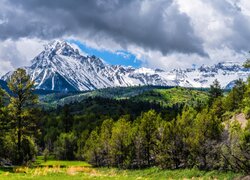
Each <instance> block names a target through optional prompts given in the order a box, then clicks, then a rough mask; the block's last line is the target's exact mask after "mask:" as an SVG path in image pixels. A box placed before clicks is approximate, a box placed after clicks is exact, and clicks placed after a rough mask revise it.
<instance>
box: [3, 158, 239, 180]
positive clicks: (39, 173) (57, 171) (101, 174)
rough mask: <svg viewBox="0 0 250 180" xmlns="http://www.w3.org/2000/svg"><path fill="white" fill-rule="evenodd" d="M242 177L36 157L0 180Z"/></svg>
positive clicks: (210, 172)
mask: <svg viewBox="0 0 250 180" xmlns="http://www.w3.org/2000/svg"><path fill="white" fill-rule="evenodd" d="M240 176H242V175H241V174H236V173H232V172H220V171H209V172H206V171H200V170H197V169H183V170H161V169H159V168H155V167H151V168H148V169H142V170H120V169H117V168H93V167H91V165H89V164H88V163H86V162H84V161H56V160H48V161H47V162H44V161H43V160H42V158H41V157H38V159H37V161H36V162H35V163H34V167H15V168H1V169H0V179H1V180H19V179H20V180H24V179H36V180H40V179H41V180H42V179H45V180H64V179H65V180H67V179H70V180H73V179H74V180H80V179H81V180H82V179H119V180H120V179H121V180H122V179H124V180H132V179H152V180H153V179H157V180H158V179H234V178H237V177H240Z"/></svg>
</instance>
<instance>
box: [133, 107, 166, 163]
mask: <svg viewBox="0 0 250 180" xmlns="http://www.w3.org/2000/svg"><path fill="white" fill-rule="evenodd" d="M138 120H139V129H138V131H139V134H138V135H139V136H140V137H141V138H142V143H143V148H144V153H145V154H144V158H145V160H146V162H147V164H146V165H147V166H150V165H151V162H154V161H155V158H154V157H155V153H156V151H155V148H156V134H157V126H158V124H159V123H160V122H161V120H162V119H161V117H160V115H159V114H157V113H156V112H155V111H154V110H150V111H148V112H146V113H144V114H142V116H141V117H140V118H139V119H138Z"/></svg>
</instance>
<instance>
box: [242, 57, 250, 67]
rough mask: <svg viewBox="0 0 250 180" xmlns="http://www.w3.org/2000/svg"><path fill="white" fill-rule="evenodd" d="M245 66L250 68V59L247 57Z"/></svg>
mask: <svg viewBox="0 0 250 180" xmlns="http://www.w3.org/2000/svg"><path fill="white" fill-rule="evenodd" d="M243 66H244V67H245V68H250V59H247V60H246V62H245V63H244V64H243Z"/></svg>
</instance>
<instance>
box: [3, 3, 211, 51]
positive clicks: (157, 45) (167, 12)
mask: <svg viewBox="0 0 250 180" xmlns="http://www.w3.org/2000/svg"><path fill="white" fill-rule="evenodd" d="M0 5H1V6H0V19H1V16H2V17H3V18H4V19H6V21H5V22H4V23H1V24H0V38H1V39H8V38H11V39H18V38H21V37H38V38H42V39H51V38H60V37H62V36H67V35H74V36H81V35H84V36H85V37H95V38H96V37H101V36H106V37H109V38H111V39H113V40H114V41H115V42H116V43H118V44H120V45H121V46H122V47H124V48H126V47H127V46H128V45H130V44H134V45H137V46H140V47H143V48H144V49H145V50H159V51H161V52H162V53H163V54H164V55H165V54H167V53H172V52H182V53H187V54H190V53H197V54H199V55H202V56H206V53H205V52H204V50H203V46H202V44H203V42H202V40H201V39H200V38H199V37H197V36H196V35H195V34H194V31H193V29H192V27H191V23H190V19H189V17H188V16H187V15H186V14H182V13H180V11H179V10H178V6H177V5H176V4H175V3H173V1H172V0H155V1H150V0H24V1H21V0H8V1H7V0H0ZM96 39H97V40H98V38H96Z"/></svg>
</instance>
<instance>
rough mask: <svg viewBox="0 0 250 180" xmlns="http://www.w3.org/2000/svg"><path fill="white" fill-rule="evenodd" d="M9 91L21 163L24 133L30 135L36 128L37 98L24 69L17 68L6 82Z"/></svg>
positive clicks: (18, 156) (18, 159)
mask: <svg viewBox="0 0 250 180" xmlns="http://www.w3.org/2000/svg"><path fill="white" fill-rule="evenodd" d="M8 87H9V89H10V91H11V93H10V94H11V98H10V104H9V109H10V113H11V118H12V122H11V125H12V127H13V129H14V130H15V131H16V133H17V163H18V164H22V163H23V160H24V156H25V153H26V152H23V148H22V141H23V140H24V139H23V137H24V136H25V135H31V134H32V133H34V131H35V130H36V131H37V129H36V128H35V127H36V123H35V122H34V121H35V118H34V116H33V115H34V110H35V109H34V107H35V104H36V103H37V102H38V98H37V96H36V95H34V82H33V81H32V80H31V79H30V77H29V76H28V75H27V74H26V71H25V70H24V69H17V70H16V71H14V73H13V74H12V75H11V77H10V80H9V82H8Z"/></svg>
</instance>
